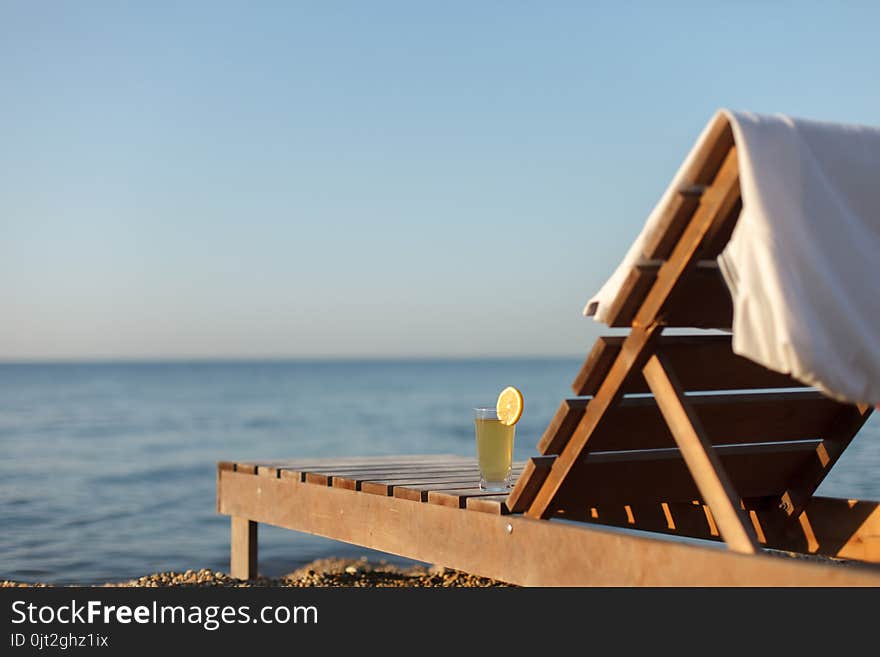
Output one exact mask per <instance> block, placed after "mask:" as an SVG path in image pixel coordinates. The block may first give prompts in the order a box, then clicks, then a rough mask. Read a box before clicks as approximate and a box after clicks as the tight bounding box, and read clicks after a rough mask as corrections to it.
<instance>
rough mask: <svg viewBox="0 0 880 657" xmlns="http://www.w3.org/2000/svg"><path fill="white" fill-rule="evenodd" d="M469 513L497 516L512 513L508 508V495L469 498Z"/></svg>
mask: <svg viewBox="0 0 880 657" xmlns="http://www.w3.org/2000/svg"><path fill="white" fill-rule="evenodd" d="M466 508H467V509H468V511H476V512H478V513H491V514H493V515H496V516H506V515H507V514H509V513H510V512H511V511H510V509H509V508H508V506H507V495H487V496H485V497H469V498H468V499H467V507H466Z"/></svg>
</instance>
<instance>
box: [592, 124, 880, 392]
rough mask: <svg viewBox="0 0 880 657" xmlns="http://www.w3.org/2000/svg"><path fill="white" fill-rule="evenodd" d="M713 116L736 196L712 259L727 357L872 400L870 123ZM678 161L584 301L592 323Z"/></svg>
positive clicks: (874, 260) (876, 356) (874, 186)
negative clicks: (728, 150) (735, 212)
mask: <svg viewBox="0 0 880 657" xmlns="http://www.w3.org/2000/svg"><path fill="white" fill-rule="evenodd" d="M722 112H723V113H724V115H725V116H726V117H727V118H728V119H729V120H730V122H731V125H732V127H733V134H734V140H735V142H736V146H737V156H738V161H739V171H740V185H741V189H742V200H743V209H742V212H741V214H740V217H739V220H738V222H737V225H736V228H735V229H734V232H733V235H732V236H731V239H730V242H729V243H728V244H727V246H726V248H725V249H724V251H723V252H722V253H721V255H720V256H719V258H718V262H719V265H720V267H721V271H722V273H723V275H724V279H725V281H726V282H727V285H728V287H729V288H730V292H731V296H732V297H733V326H732V331H733V350H734V352H735V353H737V354H739V355H741V356H744V357H746V358H750V359H751V360H754V361H756V362H758V363H760V364H762V365H764V366H765V367H768V368H770V369H773V370H776V371H779V372H783V373H787V374H790V375H791V376H793V377H794V378H796V379H798V380H799V381H801V382H803V383H804V384H806V385H811V386H815V387H816V388H818V389H820V390H822V391H823V392H825V393H826V394H828V395H830V396H832V397H834V398H836V399H840V400H842V401H850V402H864V403H870V404H877V403H880V128H875V127H867V126H855V125H840V124H835V123H822V122H817V121H807V120H802V119H793V118H791V117H787V116H783V115H773V116H766V115H758V114H751V113H744V112H731V111H728V110H722ZM713 120H714V119H713ZM707 130H708V127H707ZM707 130H704V132H703V135H701V137H700V140H698V142H697V145H696V146H695V147H694V149H693V150H692V151H691V154H690V155H689V156H688V160H689V159H690V158H691V157H693V154H694V153H695V152H696V150H697V149H698V148H699V145H700V143H701V141H702V140H703V139H704V138H705V137H706V134H707ZM687 162H688V161H687V160H686V161H685V164H684V165H683V166H682V168H681V169H680V170H679V173H678V174H677V175H676V177H675V179H674V180H673V183H672V184H671V185H670V187H669V189H668V190H667V192H666V194H665V195H664V197H663V199H661V201H660V203H659V204H658V206H657V208H655V210H654V212H652V214H651V216H650V217H649V218H648V222H647V223H646V224H645V228H644V229H643V230H642V233H641V234H640V235H639V237H638V238H637V239H636V241H635V242H634V243H633V246H632V247H631V249H630V251H629V253H627V256H626V258H625V259H624V261H623V262H622V263H621V265H620V266H619V267H618V269H617V270H616V271H615V273H614V274H613V275H612V277H611V278H610V279H609V280H608V282H607V283H606V284H605V285H604V286H603V287H602V289H601V290H600V291H599V292H598V293H597V294H596V296H595V297H593V298H592V299H591V300H590V302H589V303H588V304H587V309H585V312H587V310H589V311H591V314H592V311H594V312H595V318H596V319H597V320H599V321H604V318H605V315H606V311H607V304H608V303H609V302H610V301H611V300H612V299H613V298H614V296H615V295H616V293H617V290H618V289H619V288H620V285H622V282H623V279H624V278H625V276H626V273H627V272H628V271H629V269H630V267H631V266H632V263H633V262H634V261H635V260H636V259H637V258H639V257H641V255H642V249H641V245H642V244H644V241H645V240H646V239H647V238H648V237H649V235H650V234H651V232H652V231H653V230H655V229H656V226H655V224H656V220H657V218H658V216H659V208H661V207H662V206H663V205H664V204H665V202H666V201H667V200H668V197H669V196H670V195H672V194H674V193H676V190H677V188H678V187H679V182H680V181H679V178H680V176H681V175H682V172H683V171H684V170H685V169H686V167H687Z"/></svg>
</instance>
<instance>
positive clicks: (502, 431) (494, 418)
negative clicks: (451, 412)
mask: <svg viewBox="0 0 880 657" xmlns="http://www.w3.org/2000/svg"><path fill="white" fill-rule="evenodd" d="M474 430H475V432H476V435H477V461H478V462H479V464H480V488H482V489H483V490H489V491H498V492H506V491H507V490H508V489H509V488H510V466H511V462H512V461H513V437H514V434H515V433H516V425H515V424H512V425H506V424H502V423H501V421H500V420H499V419H498V414H497V412H496V410H495V407H492V408H488V407H486V408H475V409H474Z"/></svg>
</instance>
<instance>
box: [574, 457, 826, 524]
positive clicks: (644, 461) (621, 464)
mask: <svg viewBox="0 0 880 657" xmlns="http://www.w3.org/2000/svg"><path fill="white" fill-rule="evenodd" d="M815 444H816V442H815V441H804V442H801V443H772V444H758V445H726V446H723V447H716V448H715V451H716V452H717V453H718V459H719V461H720V463H721V465H722V466H723V469H724V471H725V472H726V473H727V477H728V478H729V479H730V481H731V484H732V487H733V488H734V489H735V490H736V492H737V495H738V497H748V498H759V497H768V496H778V495H780V494H781V492H782V491H783V490H784V487H785V482H786V480H787V477H790V476H791V474H792V473H793V472H795V471H796V470H797V469H798V468H799V467H801V466H802V465H803V463H804V462H805V461H806V460H807V459H809V458H810V455H811V454H812V452H813V450H814V449H815ZM571 473H572V474H571V477H569V479H568V480H566V482H565V484H564V485H563V487H562V488H561V489H560V491H559V496H558V500H557V509H560V508H562V509H568V510H569V511H570V512H574V513H575V514H576V515H579V512H578V511H576V509H584V508H587V507H591V506H596V505H603V504H640V503H654V502H689V501H692V500H699V499H702V493H701V492H700V489H699V487H698V486H697V485H696V483H695V482H694V478H693V477H692V476H691V474H690V471H689V469H688V466H687V463H686V462H685V461H684V459H683V458H682V457H681V454H680V452H679V451H678V450H677V449H674V448H673V449H663V450H644V451H635V452H589V453H587V454H585V455H584V456H583V457H582V459H581V460H580V461H579V462H578V463H577V464H576V465H575V467H573V468H572V470H571Z"/></svg>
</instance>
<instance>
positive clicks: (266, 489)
mask: <svg viewBox="0 0 880 657" xmlns="http://www.w3.org/2000/svg"><path fill="white" fill-rule="evenodd" d="M684 178H685V182H684V184H683V186H682V187H681V188H680V190H679V192H680V193H679V194H677V195H673V196H672V197H671V199H670V200H669V202H668V203H667V205H666V206H665V207H664V208H662V209H661V213H660V223H659V228H658V230H657V231H656V232H655V233H653V234H652V235H651V236H650V237H649V239H648V240H647V244H646V246H645V249H644V252H643V253H642V256H643V257H642V259H641V260H639V261H637V262H636V263H635V264H634V266H633V267H632V270H631V272H630V275H629V276H628V278H627V279H626V280H625V282H624V284H623V286H622V288H621V290H620V292H619V293H618V295H617V297H616V298H615V299H614V300H613V301H612V302H611V304H610V306H609V312H608V320H607V321H608V323H609V325H611V326H629V328H630V331H629V334H628V335H626V336H621V337H614V338H600V339H599V340H598V341H597V343H596V346H595V347H594V348H593V350H592V351H591V352H590V354H589V355H588V356H587V359H586V361H585V363H584V366H583V367H582V369H581V370H580V372H579V373H578V374H577V376H576V378H575V381H574V384H573V389H574V392H575V394H576V395H578V397H576V398H574V399H570V400H566V401H564V402H563V403H562V405H561V406H560V408H559V410H558V411H557V413H556V415H555V416H554V418H553V419H552V420H551V422H550V423H549V425H548V427H547V430H546V431H545V433H544V435H543V436H542V438H541V440H540V441H539V443H538V451H539V452H540V454H541V456H536V457H534V458H532V459H530V460H529V461H528V462H526V463H524V464H518V465H517V467H516V469H515V473H514V474H515V477H516V485H515V486H514V488H513V490H512V491H511V493H510V495H508V496H503V495H497V494H491V493H487V492H485V491H481V490H480V489H479V488H478V486H477V475H476V469H475V463H473V461H471V460H468V459H465V458H462V457H455V456H406V457H385V458H380V457H373V458H362V459H357V458H355V459H345V458H340V459H335V460H324V461H322V460H314V461H297V462H275V463H249V462H241V463H225V462H224V463H221V464H219V469H218V494H217V499H218V510H219V511H220V512H221V513H225V514H228V515H230V516H232V553H231V554H232V563H231V567H232V574H233V576H235V577H242V578H245V577H251V576H253V575H254V574H255V572H256V567H257V563H256V523H257V522H266V523H270V524H275V525H279V526H281V527H287V528H290V529H296V530H299V531H306V532H311V533H315V534H319V535H322V536H328V537H330V538H335V539H338V540H343V541H348V542H352V543H356V544H359V545H363V546H365V547H370V548H375V549H378V550H383V551H386V552H391V553H395V554H399V555H401V556H406V557H409V558H413V559H416V560H421V561H429V562H435V563H440V564H443V565H445V566H449V567H452V568H457V569H461V570H466V571H469V572H473V573H476V574H480V575H485V576H488V577H495V578H498V579H502V580H505V581H509V582H512V583H519V584H531V585H586V584H600V585H603V584H604V585H627V586H629V585H638V584H645V585H691V586H694V585H696V586H701V585H749V586H754V585H832V586H841V585H859V584H866V585H872V586H877V585H878V584H880V568H878V567H877V564H880V508H878V504H877V503H876V502H866V501H858V500H833V499H827V498H817V497H814V495H813V494H814V492H815V490H816V488H817V487H818V486H819V484H820V483H821V482H822V480H823V478H824V477H825V476H826V475H827V474H828V472H829V471H830V469H831V468H832V467H833V466H834V464H835V463H836V461H837V459H838V458H839V457H840V455H841V454H842V453H843V451H844V450H845V449H846V447H847V446H848V444H849V443H850V442H851V440H852V439H853V437H854V436H855V434H856V433H857V432H858V430H859V429H860V428H861V426H862V425H863V424H864V422H865V420H866V419H867V417H868V416H869V414H870V413H871V410H872V409H871V408H869V407H866V406H853V405H847V404H841V403H839V402H836V401H834V400H831V399H828V398H827V397H824V396H823V395H821V394H820V393H818V392H817V391H810V390H802V389H799V388H800V387H801V386H800V384H798V383H797V382H796V381H794V380H792V379H791V378H789V377H787V376H785V375H781V374H778V373H775V372H771V371H769V370H767V369H765V368H763V367H761V366H759V365H757V364H756V363H753V362H751V361H747V360H745V359H743V358H740V357H738V356H736V355H735V354H734V353H733V352H732V349H731V346H730V337H729V335H707V334H698V335H690V336H682V335H676V336H665V335H663V331H664V329H665V328H667V327H699V328H720V329H724V328H726V327H729V326H730V319H731V317H732V304H731V301H730V297H729V295H728V293H727V289H726V286H725V285H724V283H723V281H722V280H721V277H720V273H719V271H718V269H717V266H715V265H714V259H715V257H716V256H717V255H718V253H719V252H720V251H721V249H722V248H723V247H724V245H725V244H726V242H727V240H728V238H729V236H730V234H731V232H732V230H733V227H734V226H735V224H736V221H737V218H738V216H739V211H740V208H741V206H742V203H741V199H740V195H739V179H738V165H737V156H736V146H735V144H734V141H733V135H732V132H731V128H730V125H729V124H728V122H727V120H726V119H724V118H723V117H718V118H717V119H716V121H715V123H714V124H713V125H712V126H711V127H710V131H709V137H708V139H707V140H706V141H705V142H704V145H703V147H702V148H701V150H700V151H699V152H698V153H696V156H695V157H694V158H692V160H691V166H690V169H689V170H688V171H686V172H685V177H684ZM779 388H783V389H786V390H784V391H782V392H780V391H779V390H778V389H779ZM695 391H698V392H699V393H700V394H699V395H698V396H697V395H695V394H694V393H695ZM633 393H638V394H640V395H642V396H641V397H639V396H637V397H631V396H629V395H632V394H633ZM645 393H649V394H650V396H649V397H645V396H644V395H645ZM621 528H622V529H623V530H624V531H621ZM631 530H636V532H635V533H634V532H633V531H631ZM646 532H647V533H646ZM669 534H672V535H676V536H680V537H686V538H687V539H689V541H688V542H681V541H671V540H669V539H668V538H665V535H669ZM706 541H709V542H714V543H706ZM719 541H720V542H722V543H723V544H724V547H723V548H719V547H718V546H717V544H718V542H719ZM774 551H785V552H789V553H791V552H795V553H801V554H803V555H824V556H827V557H837V558H839V559H846V560H847V561H848V562H847V565H846V566H845V567H844V566H841V565H839V564H836V563H835V564H830V563H816V562H814V561H811V560H805V559H802V558H801V559H798V558H794V559H782V558H779V556H776V555H775V554H774ZM851 561H858V562H862V563H855V564H853V563H850V562H851Z"/></svg>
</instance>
